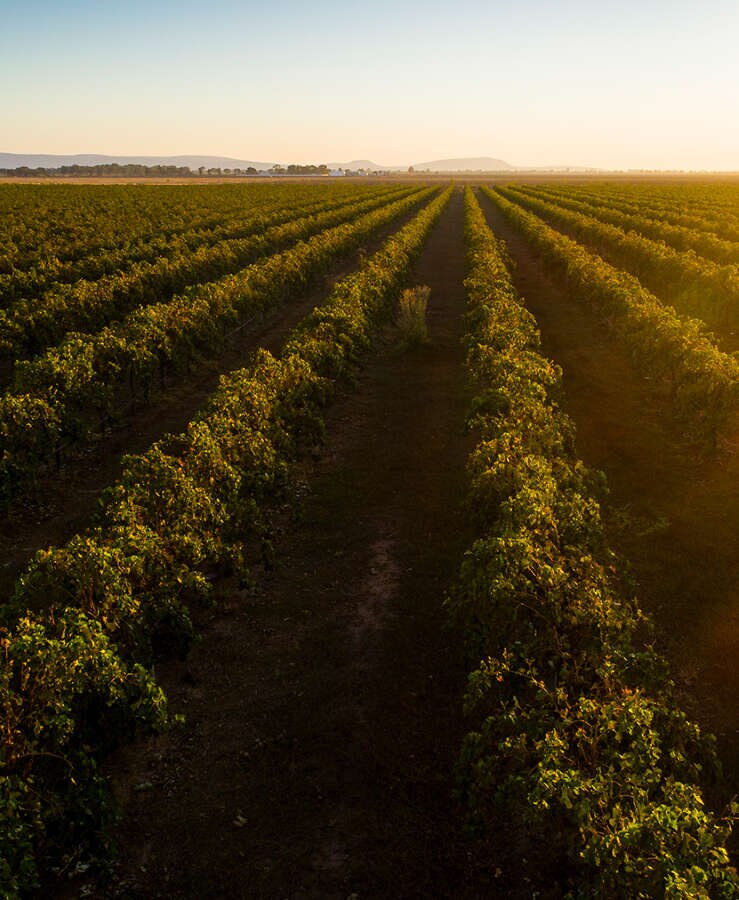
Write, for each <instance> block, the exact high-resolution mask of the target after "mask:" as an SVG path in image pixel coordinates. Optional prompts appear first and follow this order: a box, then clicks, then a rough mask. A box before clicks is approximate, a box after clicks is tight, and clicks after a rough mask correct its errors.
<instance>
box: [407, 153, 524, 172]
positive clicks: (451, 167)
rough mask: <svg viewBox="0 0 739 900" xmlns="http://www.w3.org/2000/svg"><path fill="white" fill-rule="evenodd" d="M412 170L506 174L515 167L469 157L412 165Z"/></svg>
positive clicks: (503, 161)
mask: <svg viewBox="0 0 739 900" xmlns="http://www.w3.org/2000/svg"><path fill="white" fill-rule="evenodd" d="M413 168H414V169H416V170H417V171H418V170H420V171H423V170H424V169H430V170H431V171H432V172H508V171H510V170H512V169H515V168H517V166H512V165H511V164H510V163H507V162H506V161H505V160H503V159H493V157H491V156H470V157H463V158H461V159H435V160H433V161H432V162H423V163H414V165H413Z"/></svg>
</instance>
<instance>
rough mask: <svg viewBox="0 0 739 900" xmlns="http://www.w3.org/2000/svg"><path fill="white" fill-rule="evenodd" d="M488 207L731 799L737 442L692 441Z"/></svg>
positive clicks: (736, 719)
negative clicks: (708, 446)
mask: <svg viewBox="0 0 739 900" xmlns="http://www.w3.org/2000/svg"><path fill="white" fill-rule="evenodd" d="M480 202H481V204H482V206H483V209H484V211H485V213H486V215H487V217H488V222H489V224H490V225H491V227H492V228H493V230H494V231H495V233H496V234H497V235H498V236H499V237H501V238H503V239H504V240H505V241H506V243H507V245H508V248H509V251H510V253H511V255H512V257H513V259H514V261H515V263H516V270H515V275H514V281H515V284H516V287H517V288H518V290H519V292H520V293H521V294H522V296H523V297H524V298H525V300H526V304H527V306H528V307H529V309H530V310H531V311H532V312H533V313H534V315H535V316H536V318H537V321H538V324H539V328H540V330H541V334H542V342H543V350H544V353H546V354H547V355H548V356H550V357H551V358H552V359H554V360H555V361H556V362H557V363H559V365H561V366H562V369H563V372H564V389H565V395H566V401H565V406H566V409H567V412H568V413H569V414H570V415H571V416H572V418H573V419H574V421H575V424H576V427H577V445H578V453H579V455H580V456H581V457H582V458H583V459H584V460H585V462H586V463H587V464H588V465H590V466H592V467H594V468H597V469H601V470H603V471H604V472H605V473H606V476H607V478H608V483H609V487H610V502H609V504H608V506H607V509H606V516H607V520H608V524H609V528H610V532H611V544H612V546H613V547H614V549H616V550H617V552H619V553H620V554H621V555H622V556H623V557H624V558H625V559H626V560H627V561H628V563H629V564H630V566H631V568H632V570H633V574H634V576H635V577H636V580H637V583H638V588H637V594H638V597H639V601H640V604H641V606H642V608H643V609H645V610H646V611H647V612H648V613H649V614H650V615H651V616H652V617H653V619H654V622H655V624H656V635H655V636H656V642H657V646H658V648H659V649H661V650H662V651H663V652H665V653H666V655H667V657H668V658H669V660H670V662H671V665H672V671H673V676H674V677H675V679H676V681H677V683H678V687H679V688H680V691H681V701H682V703H683V706H684V707H685V708H686V709H687V711H688V712H689V713H690V715H691V716H692V717H693V718H694V719H696V720H698V721H699V722H700V723H701V724H702V725H703V726H704V727H706V728H707V729H708V730H710V731H712V732H713V733H715V734H717V735H718V737H719V740H720V746H721V753H722V756H723V759H724V762H725V768H726V774H727V776H728V777H727V783H726V785H725V796H724V797H723V798H722V799H725V798H726V796H729V795H730V794H731V793H734V792H736V791H737V790H738V789H739V781H738V777H739V766H738V765H737V764H739V669H737V665H736V663H737V659H739V444H737V443H732V442H731V441H725V442H724V444H723V446H722V447H721V449H720V451H719V452H718V453H717V454H712V455H707V454H706V453H705V452H704V451H702V450H700V449H699V448H696V447H695V446H693V445H691V444H690V443H689V442H688V441H687V440H686V439H685V437H684V436H683V434H682V433H681V430H680V427H679V425H678V424H677V423H676V422H675V421H674V420H673V419H672V418H671V416H670V413H669V404H668V403H667V402H666V398H665V396H664V394H663V393H662V392H661V391H660V389H659V386H658V385H655V384H653V383H651V382H649V381H647V380H645V379H643V378H641V377H639V376H638V375H637V374H636V372H635V370H634V368H633V366H632V365H631V362H630V359H629V357H628V355H627V354H626V353H625V352H624V350H623V348H622V347H620V346H619V345H618V339H617V338H616V337H615V336H613V335H612V334H609V332H608V331H607V329H606V327H605V326H604V325H602V324H601V323H600V322H599V321H598V320H597V319H596V318H595V316H594V314H593V313H591V312H590V311H589V310H587V309H586V308H584V307H583V306H581V305H579V304H578V302H577V301H575V300H572V299H570V298H569V297H568V295H567V292H566V290H565V289H564V287H563V286H562V285H561V284H559V283H553V282H552V281H551V280H550V279H549V278H548V277H547V275H546V273H545V271H544V267H543V265H542V262H541V260H540V259H539V258H538V256H537V254H536V252H535V251H533V250H532V249H531V248H530V247H529V246H528V245H527V243H526V242H525V240H524V239H523V238H522V237H520V235H519V234H518V233H517V232H516V231H515V230H514V228H513V227H512V226H511V225H510V223H509V222H508V220H507V219H506V218H505V217H504V216H503V215H502V214H501V213H500V212H499V211H498V210H497V209H496V208H495V207H494V206H493V204H492V203H491V202H490V201H489V200H488V199H487V198H486V197H484V196H483V195H481V196H480Z"/></svg>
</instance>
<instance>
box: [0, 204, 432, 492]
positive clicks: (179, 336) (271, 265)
mask: <svg viewBox="0 0 739 900" xmlns="http://www.w3.org/2000/svg"><path fill="white" fill-rule="evenodd" d="M432 192H433V189H431V188H426V189H423V190H420V191H419V190H415V191H413V192H412V193H410V194H408V195H407V196H404V197H401V199H399V200H396V201H395V202H393V203H390V204H387V205H385V206H383V207H381V208H380V209H378V210H374V211H373V212H369V213H366V214H365V215H363V216H360V217H359V218H358V219H356V220H354V221H352V222H349V223H345V224H342V225H337V226H335V227H333V228H329V229H327V230H325V231H321V232H319V233H318V234H317V235H315V236H314V237H312V238H310V239H309V240H307V241H300V242H298V243H297V244H296V245H295V246H294V247H292V248H291V249H289V250H287V251H285V252H283V253H278V254H275V255H273V256H271V257H268V258H267V259H265V260H263V261H260V262H256V263H254V264H252V265H251V266H248V267H247V268H245V269H243V270H242V271H241V272H238V273H237V274H235V275H228V276H226V277H225V278H222V279H220V280H219V281H216V282H211V283H208V284H203V285H198V286H197V287H193V288H190V289H189V290H187V291H186V292H185V293H183V294H182V295H180V296H178V297H175V298H173V299H172V300H171V301H169V302H167V303H160V304H154V305H152V306H145V307H141V308H139V309H137V310H135V311H134V312H133V313H132V314H131V315H129V316H128V317H127V318H126V319H123V320H122V321H121V322H117V323H114V324H113V325H111V326H108V327H106V328H103V329H102V330H101V331H99V332H98V333H97V334H94V335H70V336H69V337H68V338H67V339H66V340H65V341H64V342H63V343H62V344H60V345H59V347H56V348H53V349H52V350H50V351H48V352H47V353H46V354H44V355H43V356H40V357H37V358H36V359H35V360H32V361H30V362H25V363H21V364H20V365H19V367H18V369H17V372H16V382H17V385H18V390H17V392H16V393H12V394H5V395H4V396H2V397H0V435H2V436H3V438H4V452H3V455H2V458H0V497H4V498H5V499H8V498H10V497H12V496H13V495H14V494H15V493H16V492H17V490H18V488H19V487H22V486H23V485H24V484H26V483H27V482H28V481H29V479H32V478H33V477H34V476H35V475H36V473H37V472H38V470H39V467H40V466H41V465H42V464H43V462H44V461H46V460H48V459H49V458H50V456H51V455H52V454H53V453H54V452H55V450H56V448H57V447H58V445H59V442H60V441H61V440H73V439H77V438H78V437H79V436H81V435H82V434H85V433H86V432H87V430H88V429H89V428H90V427H91V425H92V424H94V422H95V420H96V419H97V420H98V421H100V420H102V419H104V418H105V417H107V416H110V415H112V414H114V413H115V411H116V408H117V405H118V404H119V403H120V400H119V394H120V390H121V385H122V384H123V383H126V382H127V383H128V385H129V388H130V391H131V393H132V395H133V396H134V397H135V398H137V399H139V400H141V399H143V400H146V399H148V397H149V393H150V391H151V389H152V386H153V384H154V381H155V379H156V377H157V374H159V376H160V378H161V377H163V372H164V371H165V369H166V368H167V367H168V366H175V367H176V368H180V369H181V368H186V367H187V366H189V364H190V362H191V360H192V359H193V357H194V356H195V355H196V354H202V353H205V352H212V351H213V350H215V349H216V348H218V347H220V346H221V345H222V343H223V341H224V339H225V336H226V333H227V331H228V330H229V329H232V328H233V327H234V326H235V325H236V324H237V323H238V321H239V320H240V319H242V318H244V317H246V316H255V315H257V314H261V313H264V312H265V311H267V310H269V309H271V308H273V307H275V306H276V305H277V304H279V303H280V302H282V301H284V300H286V299H287V298H289V297H291V296H295V295H296V294H297V293H298V292H299V291H301V290H303V289H304V288H305V287H306V286H307V284H308V283H309V282H310V281H311V280H313V279H315V278H316V277H318V276H319V275H320V274H321V273H322V272H324V271H325V270H326V267H327V266H328V264H329V262H330V261H331V260H332V259H333V258H335V257H336V256H337V255H338V254H342V253H345V252H347V251H348V250H351V249H352V248H354V247H356V246H358V245H359V244H360V243H361V241H362V240H364V239H365V238H366V237H368V236H369V235H370V234H372V232H373V231H375V230H377V229H378V228H381V227H382V226H383V225H385V224H387V223H388V222H390V221H392V219H394V218H396V217H397V216H400V215H402V214H403V213H404V212H406V211H408V210H410V209H411V208H412V207H413V206H414V205H415V204H417V203H418V202H420V201H421V200H423V199H424V198H427V197H428V196H429V195H430V194H431V193H432ZM347 212H348V211H347ZM311 221H314V220H311Z"/></svg>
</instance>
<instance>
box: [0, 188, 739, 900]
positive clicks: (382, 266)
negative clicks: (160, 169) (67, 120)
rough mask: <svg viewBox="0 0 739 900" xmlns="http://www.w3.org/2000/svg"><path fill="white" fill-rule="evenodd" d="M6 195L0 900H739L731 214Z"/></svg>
mask: <svg viewBox="0 0 739 900" xmlns="http://www.w3.org/2000/svg"><path fill="white" fill-rule="evenodd" d="M0 181H2V182H3V183H2V185H0V390H1V391H2V396H0V441H1V442H2V443H1V444H0V505H1V506H2V509H3V512H4V523H3V525H2V526H0V545H2V548H3V556H4V560H3V568H2V572H1V573H0V584H1V585H2V587H3V589H4V594H5V599H4V600H3V601H2V602H0V625H2V626H3V630H2V632H1V633H0V646H2V651H3V654H4V657H5V672H4V674H3V676H2V677H0V705H2V708H3V711H4V733H3V745H2V751H0V753H1V754H2V755H1V756H0V846H2V847H3V848H4V858H3V861H2V864H0V894H3V895H4V896H5V895H7V896H15V895H19V894H23V893H27V892H29V891H33V890H38V889H39V886H41V889H42V890H45V891H46V893H47V894H49V895H52V894H55V893H56V889H57V888H58V887H59V883H58V878H59V877H62V876H60V875H59V872H61V873H63V875H64V873H66V872H71V871H72V870H73V869H74V867H75V866H78V868H77V871H78V874H79V878H78V879H77V880H76V881H75V882H74V885H76V886H78V887H79V888H80V889H82V887H83V886H84V890H85V893H86V895H90V893H91V892H92V891H93V889H94V890H95V891H97V892H98V893H97V894H95V895H96V896H97V895H99V896H114V895H124V894H125V892H126V891H128V890H130V891H132V893H131V894H130V895H131V896H134V895H135V896H143V895H146V894H147V893H150V894H151V895H154V894H157V895H171V896H187V895H188V891H191V892H197V891H201V892H205V891H206V890H213V891H217V890H218V887H217V881H215V882H211V881H210V880H209V879H210V878H211V877H216V878H217V877H218V876H217V875H216V876H213V873H212V872H210V873H205V874H204V872H203V870H202V867H201V862H202V860H210V861H212V860H213V859H215V858H216V857H217V858H218V859H219V860H221V861H220V862H219V866H220V867H221V868H220V869H219V870H218V871H220V872H222V873H224V874H223V878H224V879H226V881H225V882H224V883H229V884H231V885H233V884H234V883H236V881H234V880H231V881H228V878H231V879H238V878H239V877H240V876H239V872H240V871H241V869H242V868H243V867H246V868H248V869H249V871H250V873H251V874H250V876H249V878H250V879H251V880H250V881H249V883H250V884H251V885H253V886H254V891H255V896H257V895H258V896H288V895H292V893H291V892H293V891H294V890H295V889H296V886H297V885H299V884H303V883H305V884H309V885H310V888H306V890H314V891H315V893H314V894H309V893H306V896H320V895H321V892H322V891H325V896H334V895H337V896H338V895H339V894H340V893H341V891H342V890H344V888H345V887H346V885H347V884H349V883H350V876H351V877H352V878H354V881H352V882H351V883H352V884H354V883H358V884H362V885H364V886H366V888H367V896H375V895H376V896H382V895H383V891H386V890H387V889H388V885H393V886H395V888H396V889H397V891H398V893H397V895H398V896H414V895H416V894H415V893H414V891H416V892H417V894H418V895H419V896H432V895H434V892H438V895H439V896H469V897H470V898H472V897H473V896H494V895H496V894H494V893H491V891H500V893H499V894H497V895H499V896H511V897H521V898H523V897H530V896H531V892H532V891H535V892H536V891H539V892H540V895H541V896H542V897H560V896H564V895H565V893H566V892H567V891H568V890H574V891H575V892H578V895H579V896H593V897H597V896H601V897H611V896H633V897H637V896H645V897H646V896H663V895H669V896H684V897H693V896H695V897H713V896H716V897H727V898H728V897H731V896H736V891H737V890H739V887H737V882H736V880H735V875H734V874H732V870H731V868H730V865H729V858H728V855H727V854H728V852H729V851H732V848H733V847H734V846H735V845H734V844H733V843H732V840H733V839H732V837H731V828H730V823H729V819H728V818H725V817H724V813H725V811H726V809H727V808H728V807H727V804H728V802H729V800H730V799H731V797H732V796H733V795H735V794H736V791H737V788H738V787H739V785H738V784H737V782H736V772H737V762H739V755H738V751H737V747H739V718H738V710H739V672H738V671H737V668H736V660H737V659H739V588H738V587H737V586H738V585H739V353H738V351H739V175H737V176H735V177H732V178H726V177H723V176H722V177H719V176H716V177H715V178H713V177H704V176H701V177H700V178H698V177H690V176H680V175H669V176H663V177H659V178H656V177H654V176H650V175H643V176H641V175H640V176H636V175H633V174H624V175H620V176H618V177H616V176H608V180H604V177H603V176H597V177H594V176H592V177H591V176H561V177H552V176H551V175H549V176H544V175H541V176H538V175H530V176H525V177H524V176H519V175H515V176H511V177H508V176H506V177H500V178H486V177H481V176H480V175H469V176H466V175H464V176H460V177H459V178H457V179H455V181H454V182H451V181H450V179H449V178H448V176H444V177H441V176H440V177H439V178H433V177H429V176H426V175H421V174H419V175H416V176H414V177H409V176H407V175H406V176H398V177H389V178H331V179H326V178H321V179H306V178H296V179H290V178H280V179H248V180H245V179H234V178H226V177H224V178H197V179H188V180H186V181H178V180H176V179H161V180H159V179H141V180H140V182H138V183H131V182H130V181H129V180H128V179H104V178H96V179H66V178H65V179H57V180H53V181H52V180H48V179H43V180H42V179H23V180H19V179H10V178H8V179H0ZM93 182H94V184H93ZM420 284H425V285H428V286H429V288H430V291H431V293H430V298H429V301H428V302H429V306H428V310H427V311H426V312H423V311H420V312H419V311H418V310H420V309H421V307H420V306H419V307H418V308H417V311H416V313H415V315H416V316H417V317H418V316H420V317H421V320H422V322H421V325H423V324H425V325H426V328H427V331H428V339H427V340H424V338H423V334H424V330H425V329H424V327H418V328H416V330H415V331H409V330H405V331H404V326H403V325H402V322H401V320H400V317H399V316H398V313H397V311H398V304H399V302H400V299H401V297H402V296H403V291H404V289H406V288H408V287H413V286H418V285H420ZM422 294H423V292H419V294H418V295H416V296H415V298H414V297H409V295H405V299H404V303H405V304H406V311H407V310H408V308H409V304H410V305H411V307H412V303H413V301H414V299H415V300H416V301H417V300H418V298H419V297H420V296H421V295H422ZM408 315H410V316H413V315H414V314H413V313H412V312H411V313H408ZM406 321H407V318H406ZM418 324H419V323H418V321H417V322H416V325H418ZM406 329H407V326H406ZM419 336H420V337H419ZM609 491H610V492H609ZM463 501H464V502H463ZM49 548H50V549H49ZM634 594H636V597H637V598H638V601H639V606H637V605H636V604H635V602H634V600H633V595H634ZM639 608H641V609H643V610H644V612H645V613H646V615H647V617H648V618H649V619H650V620H651V621H652V622H653V629H654V631H653V634H652V636H651V637H650V636H649V634H648V631H649V628H648V627H647V626H646V625H645V620H644V619H643V618H642V617H641V613H640V612H638V609H639ZM650 627H652V626H650ZM196 634H200V635H202V641H200V642H194V638H195V636H196ZM652 644H653V645H654V646H652ZM665 660H667V661H668V663H669V665H670V667H671V671H672V678H673V679H674V683H673V682H671V681H670V680H669V679H668V678H667V677H666V676H665V674H664V671H663V665H664V662H665ZM165 692H166V695H167V696H165ZM463 695H466V700H465V701H464V702H465V704H466V708H467V712H466V714H465V715H464V716H463V715H462V713H461V709H462V704H463ZM168 704H169V705H168ZM683 710H685V711H686V712H687V718H686V716H685V715H684V714H683ZM179 713H183V714H184V715H185V717H186V722H185V724H184V725H178V726H177V728H176V729H175V730H174V731H173V732H168V731H167V729H168V727H169V725H171V724H172V720H173V716H175V715H177V714H179ZM693 722H697V723H698V725H694V724H692V723H693ZM701 729H702V731H703V732H706V733H710V732H713V733H715V734H716V735H717V737H718V741H717V744H716V746H717V752H716V751H714V748H713V742H712V741H711V740H706V739H705V738H704V737H703V736H701V735H702V731H701ZM152 733H158V734H164V737H161V738H159V739H158V740H159V743H158V744H157V745H156V747H155V750H152V745H150V744H149V745H147V744H145V743H136V742H135V740H134V739H135V738H140V737H141V736H143V735H150V734H152ZM123 746H128V749H127V750H126V751H125V753H126V754H127V755H126V756H125V759H126V760H127V761H126V762H125V763H124V762H121V758H122V757H121V756H120V755H114V754H120V753H121V750H120V748H121V747H123ZM460 748H462V749H461V754H460ZM455 758H458V768H457V773H458V775H457V777H456V780H455V781H454V783H453V779H452V775H451V772H452V767H453V765H454V761H455ZM111 759H112V760H114V762H112V763H111ZM719 759H720V760H721V761H722V762H723V764H724V771H723V773H722V774H719V775H716V774H715V773H716V771H717V760H719ZM101 773H104V774H101ZM132 773H134V774H132ZM142 773H143V774H142ZM111 784H112V785H113V786H114V790H115V794H116V797H117V800H118V802H119V803H120V804H121V805H122V809H123V820H122V823H121V824H120V825H119V826H115V825H114V824H112V822H113V817H112V814H111V810H112V808H113V805H112V803H111V793H110V786H111ZM346 785H348V787H345V786H346ZM453 791H454V796H455V797H456V798H457V799H456V800H452V793H453ZM237 798H238V799H237ZM459 800H461V801H462V806H464V808H465V813H464V815H467V814H469V816H471V818H472V820H474V822H475V823H476V825H477V827H478V831H477V835H478V837H477V838H476V839H475V840H474V841H473V840H471V839H469V838H468V837H467V832H466V831H465V830H464V828H463V823H462V816H463V813H461V812H460V811H459V809H458V807H457V802H458V801H459ZM226 804H228V806H226ZM231 806H233V809H232V808H231ZM142 823H143V824H142ZM116 829H117V830H116ZM111 835H113V841H112V842H113V843H115V844H117V845H118V846H119V847H120V860H121V862H120V868H119V869H118V870H116V871H117V875H116V876H115V877H117V878H118V879H119V880H120V883H119V884H118V886H117V887H116V891H118V890H120V894H116V893H113V892H112V888H111V882H110V878H111V874H110V871H109V870H106V868H105V865H104V864H103V863H102V862H101V861H102V860H103V859H104V858H105V856H106V852H107V851H106V847H108V844H109V842H110V838H111ZM101 836H102V837H101ZM319 837H320V840H319ZM317 842H318V843H317ZM727 847H728V851H727V850H726V849H725V848H727ZM351 848H356V849H354V850H352V849H351ZM142 858H146V859H147V860H148V862H147V866H148V870H147V868H146V867H143V866H142V865H141V864H140V860H141V859H142ZM522 859H523V862H522ZM527 860H528V861H529V862H527ZM265 861H266V862H265ZM78 864H79V865H78ZM301 866H302V868H301ZM199 867H200V868H199ZM206 868H207V866H206ZM216 868H217V867H216ZM88 870H89V874H88ZM522 872H524V873H525V878H524V876H523V875H522V874H521V873H522ZM229 873H230V874H229ZM306 873H308V874H306ZM64 877H66V875H64ZM198 878H200V879H201V881H200V882H198V880H197V879H198ZM460 884H465V885H466V887H465V891H468V893H463V892H461V893H459V894H456V895H455V894H454V891H455V889H456V887H458V886H459V885H460ZM460 891H461V889H460ZM670 891H672V893H670ZM137 892H139V893H137ZM170 892H171V894H170ZM373 892H374V893H373ZM345 893H346V891H345V890H344V894H345ZM344 894H341V895H342V896H343V895H344ZM191 895H194V893H193V894H191ZM385 895H386V896H392V895H393V894H392V891H391V893H389V894H385Z"/></svg>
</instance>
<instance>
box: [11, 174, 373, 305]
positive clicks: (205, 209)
mask: <svg viewBox="0 0 739 900" xmlns="http://www.w3.org/2000/svg"><path fill="white" fill-rule="evenodd" d="M14 190H17V191H18V196H19V197H20V198H21V202H20V203H19V204H18V205H17V206H16V207H15V208H12V207H11V208H10V209H8V208H7V205H8V202H7V201H8V200H9V197H8V194H9V193H10V195H11V196H12V193H13V191H14ZM39 191H40V196H41V198H42V199H41V200H39ZM365 192H366V188H365V187H361V188H357V187H356V186H351V189H349V187H348V186H345V185H338V186H337V185H332V186H331V188H330V189H329V190H327V191H326V193H327V194H331V195H332V196H334V197H336V198H337V199H338V198H340V197H344V198H345V199H346V200H350V199H351V198H352V196H353V195H354V196H355V197H356V196H359V195H361V194H363V193H365ZM315 194H316V191H315V189H312V190H310V189H306V187H305V186H296V185H291V186H284V185H277V186H275V185H249V186H242V185H239V186H233V185H231V186H226V187H220V186H213V185H210V186H208V187H207V188H202V187H199V186H197V185H188V186H187V187H186V188H175V187H172V186H167V187H165V188H160V187H156V186H151V185H148V186H143V187H142V186H140V185H126V186H125V187H120V186H108V187H101V186H99V185H98V186H94V187H87V188H80V187H69V186H59V185H53V186H46V187H45V188H44V186H38V187H37V188H36V189H35V190H34V193H33V195H32V197H33V199H35V200H36V202H35V203H34V202H32V198H31V197H29V195H28V189H27V188H26V189H25V190H24V188H20V189H18V188H14V187H13V186H8V185H3V186H0V210H2V212H3V215H2V218H0V241H2V250H1V251H0V273H1V274H0V304H5V303H6V302H7V301H8V300H11V299H13V298H17V297H23V296H29V295H32V294H33V295H35V294H38V293H39V292H40V291H41V290H44V289H45V288H46V287H48V286H49V285H50V284H51V283H53V282H54V281H60V282H72V281H76V280H77V279H79V278H86V279H88V280H89V279H94V278H97V277H100V276H101V275H103V274H106V273H108V272H111V271H115V269H116V268H117V264H116V263H117V260H122V261H125V260H126V258H127V256H126V253H128V255H129V257H131V258H141V259H145V258H152V257H150V253H151V252H152V251H154V252H156V249H157V247H162V246H164V248H166V246H167V244H168V242H169V241H175V242H176V241H177V239H178V238H181V237H185V236H187V235H190V234H194V233H198V232H200V233H201V234H202V236H203V237H205V238H207V239H209V240H211V241H212V242H215V241H217V240H219V239H220V237H222V236H225V235H226V234H227V231H228V229H229V227H231V226H232V225H236V224H237V223H238V221H239V219H241V218H243V216H244V214H245V212H248V211H249V210H252V209H256V208H263V209H270V208H274V207H277V206H283V207H284V206H286V205H287V206H289V205H290V204H291V203H293V204H295V205H297V206H301V205H305V204H307V203H311V202H312V199H311V198H312V197H314V196H315ZM3 200H5V203H4V204H3V202H2V201H3ZM14 214H15V215H14ZM14 239H15V240H14ZM19 245H20V246H19ZM121 254H123V255H121Z"/></svg>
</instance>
